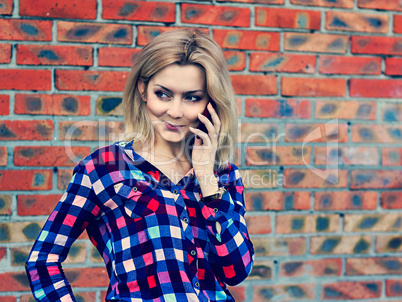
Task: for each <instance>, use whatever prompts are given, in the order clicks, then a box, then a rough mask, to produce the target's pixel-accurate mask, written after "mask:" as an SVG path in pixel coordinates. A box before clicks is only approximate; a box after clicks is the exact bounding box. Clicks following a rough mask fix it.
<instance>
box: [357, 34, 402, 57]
mask: <svg viewBox="0 0 402 302" xmlns="http://www.w3.org/2000/svg"><path fill="white" fill-rule="evenodd" d="M351 52H352V53H356V54H373V55H402V38H400V37H381V36H352V40H351Z"/></svg>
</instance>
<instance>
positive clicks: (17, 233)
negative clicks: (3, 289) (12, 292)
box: [0, 221, 45, 279]
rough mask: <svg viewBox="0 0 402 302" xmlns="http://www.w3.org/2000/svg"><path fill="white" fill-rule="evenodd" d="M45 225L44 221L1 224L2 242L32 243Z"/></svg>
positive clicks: (0, 240)
mask: <svg viewBox="0 0 402 302" xmlns="http://www.w3.org/2000/svg"><path fill="white" fill-rule="evenodd" d="M44 224H45V222H44V221H35V222H32V221H25V222H9V223H0V230H1V231H2V232H1V235H0V242H10V243H11V242H32V241H34V240H36V238H37V237H38V235H39V232H40V231H41V229H42V227H43V225H44ZM0 279H1V277H0Z"/></svg>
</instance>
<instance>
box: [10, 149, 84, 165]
mask: <svg viewBox="0 0 402 302" xmlns="http://www.w3.org/2000/svg"><path fill="white" fill-rule="evenodd" d="M90 151H91V150H90V148H89V147H71V146H68V147H67V146H63V147H56V146H47V147H35V146H30V147H15V148H14V165H15V166H42V167H53V166H55V167H60V166H62V167H75V166H76V165H77V164H78V161H80V160H81V159H82V158H84V157H86V156H87V155H88V154H89V153H90Z"/></svg>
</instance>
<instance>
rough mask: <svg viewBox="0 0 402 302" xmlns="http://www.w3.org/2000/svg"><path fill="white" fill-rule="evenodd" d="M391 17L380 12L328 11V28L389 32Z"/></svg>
mask: <svg viewBox="0 0 402 302" xmlns="http://www.w3.org/2000/svg"><path fill="white" fill-rule="evenodd" d="M388 23H389V17H388V16H387V15H379V14H375V15H374V14H362V13H350V12H344V11H343V12H335V11H328V12H326V27H325V28H326V29H328V30H341V31H353V32H369V33H387V32H388Z"/></svg>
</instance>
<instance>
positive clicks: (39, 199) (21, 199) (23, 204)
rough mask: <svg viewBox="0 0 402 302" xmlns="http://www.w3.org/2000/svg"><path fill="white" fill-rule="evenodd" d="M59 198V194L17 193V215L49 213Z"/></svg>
mask: <svg viewBox="0 0 402 302" xmlns="http://www.w3.org/2000/svg"><path fill="white" fill-rule="evenodd" d="M60 198H61V195H60V194H48V195H35V194H30V195H18V197H17V214H18V215H19V216H32V215H49V214H50V213H51V212H52V211H53V209H54V207H55V206H56V204H57V202H58V201H59V200H60Z"/></svg>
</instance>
